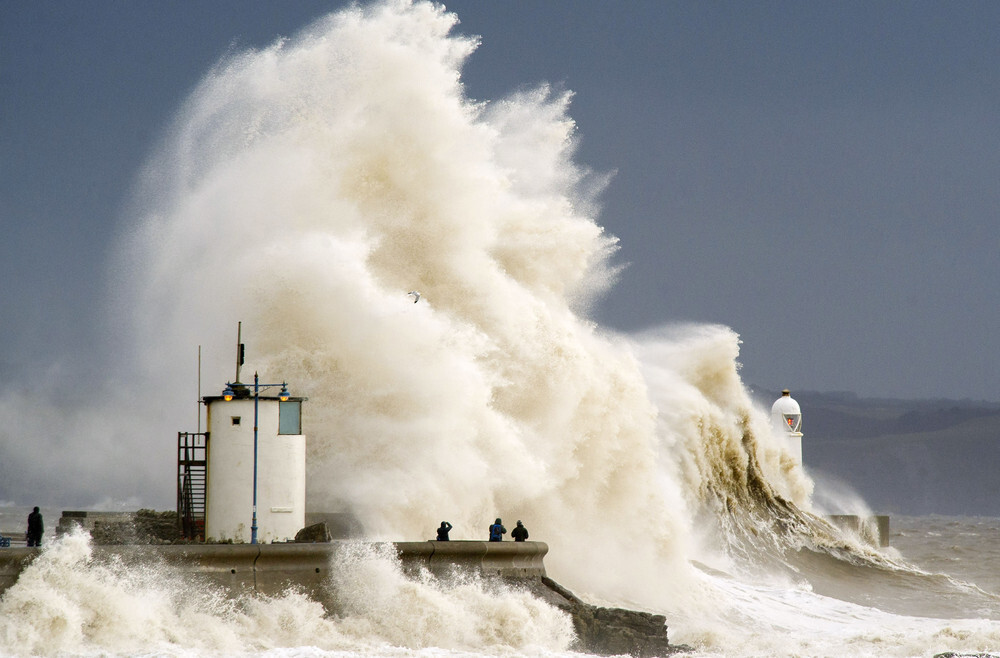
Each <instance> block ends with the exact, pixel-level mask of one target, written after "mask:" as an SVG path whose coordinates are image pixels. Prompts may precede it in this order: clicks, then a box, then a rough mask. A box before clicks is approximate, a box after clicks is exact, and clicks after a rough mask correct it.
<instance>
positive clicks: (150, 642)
mask: <svg viewBox="0 0 1000 658" xmlns="http://www.w3.org/2000/svg"><path fill="white" fill-rule="evenodd" d="M330 569H331V576H330V580H329V582H328V583H327V584H326V587H328V588H329V589H330V592H331V600H336V602H337V606H338V610H337V611H336V613H333V612H331V611H328V610H325V609H324V608H323V606H322V605H321V604H320V603H319V602H317V601H314V600H310V599H309V598H308V597H306V596H305V595H304V594H303V593H301V592H299V591H297V590H296V589H294V588H292V589H289V590H288V591H286V592H285V593H283V594H281V595H280V596H273V597H267V596H256V595H252V594H246V595H242V596H233V593H231V592H227V591H225V590H223V589H221V588H218V587H213V586H211V585H208V584H206V583H205V582H204V581H203V580H201V579H199V578H198V577H197V575H195V574H188V575H186V576H183V575H181V574H180V573H179V572H177V571H175V570H171V569H170V568H169V567H166V566H164V565H162V564H160V563H159V561H158V560H157V558H156V551H155V548H151V549H150V551H149V552H148V553H147V554H145V555H144V556H143V557H142V558H141V560H138V561H136V562H132V563H129V562H126V561H124V560H122V559H121V558H120V557H119V556H115V557H110V558H109V557H108V556H107V555H104V554H102V553H101V551H100V549H95V548H94V547H93V546H92V544H91V541H90V537H89V535H87V534H86V533H85V532H83V531H82V530H79V529H78V530H76V531H74V532H73V533H72V534H69V535H65V536H63V537H60V538H59V539H57V540H56V541H55V542H54V543H53V544H52V546H51V547H49V548H46V549H45V550H44V551H42V552H41V554H40V555H38V556H37V557H36V558H35V559H34V560H33V561H32V562H31V564H30V565H29V566H27V567H26V568H25V570H24V572H23V573H22V575H21V577H20V578H19V579H18V582H17V583H16V584H15V585H14V586H13V587H11V588H10V589H9V590H7V591H6V592H5V593H4V595H3V597H2V599H0V654H2V655H66V654H74V655H80V654H101V655H107V654H113V655H129V654H136V653H141V654H154V653H155V654H168V655H183V654H187V653H191V652H194V653H195V654H199V655H203V654H224V655H232V654H239V653H249V654H257V653H260V652H265V651H275V650H281V649H296V648H302V647H313V648H315V650H316V651H318V652H320V653H321V654H322V655H329V654H330V653H337V652H351V653H364V654H392V653H394V652H396V651H397V650H399V649H412V650H419V649H424V648H433V647H439V648H443V649H446V650H450V651H455V652H458V653H463V652H475V653H477V654H482V653H485V654H491V653H496V654H500V655H502V654H510V653H511V652H517V653H519V654H536V653H548V652H565V651H566V650H567V648H568V646H569V645H570V643H571V642H572V640H573V630H572V624H571V623H570V621H569V618H568V617H567V616H566V615H565V614H564V613H563V612H561V611H559V610H557V609H556V608H554V607H552V606H550V605H548V604H547V603H544V602H542V601H539V600H537V599H535V598H533V597H532V596H531V595H530V594H528V593H526V592H522V591H519V590H518V589H516V588H514V587H510V586H504V585H502V584H499V583H488V582H484V581H481V580H479V579H478V578H477V577H475V576H474V575H472V574H469V575H464V576H463V575H462V574H456V575H455V577H454V579H452V580H449V581H448V582H439V581H438V580H437V579H436V578H434V577H433V576H431V575H430V574H428V573H426V572H423V573H420V574H416V575H415V576H413V577H410V576H408V575H407V574H404V572H403V569H402V566H401V564H400V562H399V559H398V557H397V556H396V554H395V552H394V550H393V548H392V546H391V545H372V544H354V545H347V546H344V547H342V550H341V551H339V552H338V553H337V555H336V556H335V557H334V558H333V559H332V560H331V564H330Z"/></svg>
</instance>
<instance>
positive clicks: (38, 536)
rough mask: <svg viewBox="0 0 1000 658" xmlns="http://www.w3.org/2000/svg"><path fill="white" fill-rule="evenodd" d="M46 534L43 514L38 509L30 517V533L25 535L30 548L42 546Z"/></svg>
mask: <svg viewBox="0 0 1000 658" xmlns="http://www.w3.org/2000/svg"><path fill="white" fill-rule="evenodd" d="M43 534H45V525H44V524H43V523H42V514H41V512H39V511H38V508H37V507H36V508H35V509H34V511H33V512H32V513H31V514H29V515H28V532H26V533H25V540H26V541H27V542H28V546H37V547H39V548H40V547H41V546H42V535H43Z"/></svg>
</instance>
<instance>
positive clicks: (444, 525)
mask: <svg viewBox="0 0 1000 658" xmlns="http://www.w3.org/2000/svg"><path fill="white" fill-rule="evenodd" d="M449 531H451V524H450V523H448V522H447V521H442V522H441V527H440V528H438V538H437V540H438V541H448V532H449Z"/></svg>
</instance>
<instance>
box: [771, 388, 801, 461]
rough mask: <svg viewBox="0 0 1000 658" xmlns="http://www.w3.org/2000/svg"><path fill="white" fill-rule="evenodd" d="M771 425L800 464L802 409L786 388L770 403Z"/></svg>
mask: <svg viewBox="0 0 1000 658" xmlns="http://www.w3.org/2000/svg"><path fill="white" fill-rule="evenodd" d="M771 426H772V428H773V429H774V433H775V434H776V435H777V436H779V437H781V438H782V439H783V440H784V441H786V443H787V445H788V452H789V453H791V455H792V456H793V457H794V458H795V460H796V461H797V462H798V463H799V465H801V464H802V432H801V430H802V410H801V409H799V403H798V402H796V401H795V399H794V398H793V397H792V394H791V392H790V391H789V390H788V389H787V388H786V389H785V390H783V391H782V392H781V397H780V398H778V399H777V400H775V401H774V404H773V405H771Z"/></svg>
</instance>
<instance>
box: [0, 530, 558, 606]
mask: <svg viewBox="0 0 1000 658" xmlns="http://www.w3.org/2000/svg"><path fill="white" fill-rule="evenodd" d="M356 543H357V542H340V541H334V542H328V543H315V544H294V543H283V544H173V545H162V546H95V547H94V549H93V559H94V560H96V561H99V562H101V561H105V560H110V559H120V560H121V561H122V562H124V563H126V564H136V565H148V566H151V567H154V568H155V567H157V566H159V565H162V566H163V567H165V568H167V569H169V570H170V571H172V572H176V573H183V574H190V575H191V576H192V577H194V578H196V579H202V580H204V581H205V582H208V583H213V584H216V585H219V586H222V587H225V588H226V589H228V590H229V591H231V592H234V593H240V592H251V591H256V592H259V593H261V594H268V595H273V594H278V593H280V592H282V591H283V590H285V589H286V588H287V587H289V586H297V587H300V588H302V589H304V590H306V591H307V592H308V593H309V594H310V595H311V596H313V597H314V598H316V599H317V600H320V601H323V602H324V603H330V602H331V601H330V600H329V597H330V595H331V593H330V592H329V591H328V588H326V587H324V583H325V581H326V580H327V578H328V576H329V574H330V569H331V566H332V565H333V563H334V561H335V560H336V559H337V552H338V551H340V550H344V549H345V548H346V547H347V546H348V545H350V544H356ZM392 545H393V546H394V547H395V549H396V553H397V554H398V555H399V558H400V562H401V563H402V566H403V569H404V570H406V571H408V572H416V571H419V570H421V569H427V570H428V571H430V572H431V573H433V574H435V575H437V576H446V575H448V574H449V573H451V572H453V571H455V570H464V571H473V572H478V573H481V574H484V575H495V576H502V577H513V578H541V577H542V576H545V566H544V564H543V558H544V556H545V554H546V553H547V552H548V550H549V548H548V545H547V544H545V543H544V542H532V541H528V542H510V541H508V542H485V541H448V542H439V541H423V542H394V543H393V544H392ZM39 553H40V550H39V549H37V548H6V549H0V592H3V591H6V590H7V588H9V587H11V586H12V585H13V584H14V583H15V582H16V581H17V578H18V577H19V576H20V574H21V572H22V571H23V570H24V569H25V568H26V567H27V566H28V565H29V564H30V563H31V562H32V560H34V559H35V558H36V557H37V556H38V555H39Z"/></svg>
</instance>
